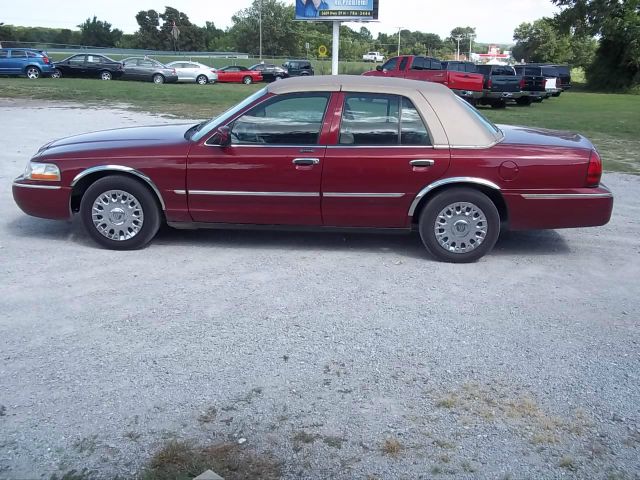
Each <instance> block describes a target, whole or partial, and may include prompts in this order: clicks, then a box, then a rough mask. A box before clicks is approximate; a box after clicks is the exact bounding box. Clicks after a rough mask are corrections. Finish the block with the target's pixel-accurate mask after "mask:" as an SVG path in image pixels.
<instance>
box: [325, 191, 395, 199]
mask: <svg viewBox="0 0 640 480" xmlns="http://www.w3.org/2000/svg"><path fill="white" fill-rule="evenodd" d="M404 195H405V194H404V193H366V192H323V193H322V196H323V197H327V198H402V197H404Z"/></svg>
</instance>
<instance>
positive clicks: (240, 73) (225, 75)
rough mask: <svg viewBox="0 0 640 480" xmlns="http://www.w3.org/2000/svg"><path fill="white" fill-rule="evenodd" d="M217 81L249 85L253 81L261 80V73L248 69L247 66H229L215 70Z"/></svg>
mask: <svg viewBox="0 0 640 480" xmlns="http://www.w3.org/2000/svg"><path fill="white" fill-rule="evenodd" d="M216 73H217V74H218V82H234V83H244V84H245V85H250V84H252V83H253V82H261V81H262V73H261V72H259V71H258V70H249V69H248V68H247V67H240V66H237V65H236V66H229V67H222V68H220V69H218V70H216Z"/></svg>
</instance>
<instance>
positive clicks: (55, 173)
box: [24, 162, 60, 182]
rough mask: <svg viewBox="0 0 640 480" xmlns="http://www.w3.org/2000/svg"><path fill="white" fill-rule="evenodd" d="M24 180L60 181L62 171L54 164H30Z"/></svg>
mask: <svg viewBox="0 0 640 480" xmlns="http://www.w3.org/2000/svg"><path fill="white" fill-rule="evenodd" d="M24 178H26V179H28V180H45V181H47V182H59V181H60V169H59V168H58V166H57V165H54V164H53V163H36V162H29V163H28V164H27V168H26V169H25V171H24Z"/></svg>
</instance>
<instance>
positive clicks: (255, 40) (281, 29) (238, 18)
mask: <svg viewBox="0 0 640 480" xmlns="http://www.w3.org/2000/svg"><path fill="white" fill-rule="evenodd" d="M261 8H262V51H263V53H264V54H265V55H274V56H280V55H291V56H297V55H298V54H299V52H300V41H299V38H300V37H299V26H298V25H297V23H296V21H295V20H294V7H293V5H286V4H285V3H284V2H282V1H279V0H254V1H253V3H252V4H251V6H250V7H248V8H245V9H243V10H240V11H239V12H237V13H236V14H235V15H233V17H231V20H232V22H233V26H232V27H231V28H230V29H229V34H230V35H231V37H232V39H233V43H234V44H235V47H236V49H237V50H239V51H242V52H248V53H251V54H253V55H255V54H257V53H258V52H259V44H260V41H259V23H260V22H259V19H260V9H261Z"/></svg>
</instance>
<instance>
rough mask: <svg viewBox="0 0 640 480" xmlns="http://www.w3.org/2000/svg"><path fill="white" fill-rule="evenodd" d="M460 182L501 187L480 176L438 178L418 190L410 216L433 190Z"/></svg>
mask: <svg viewBox="0 0 640 480" xmlns="http://www.w3.org/2000/svg"><path fill="white" fill-rule="evenodd" d="M458 183H462V184H464V183H471V184H475V185H482V186H484V187H489V188H492V189H494V190H496V191H498V192H499V191H500V187H499V186H498V185H497V184H495V183H493V182H492V181H490V180H486V179H484V178H478V177H450V178H442V179H440V180H436V181H435V182H433V183H430V184H429V185H427V186H426V187H424V188H423V189H422V190H420V191H419V192H418V194H417V195H416V196H415V198H414V199H413V202H411V206H410V207H409V213H408V215H409V216H410V217H413V214H414V213H415V211H416V209H417V208H418V205H420V202H421V201H422V199H423V198H424V197H425V196H426V195H427V194H428V193H429V192H431V191H433V190H435V189H436V188H438V187H442V186H444V185H455V184H458Z"/></svg>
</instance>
